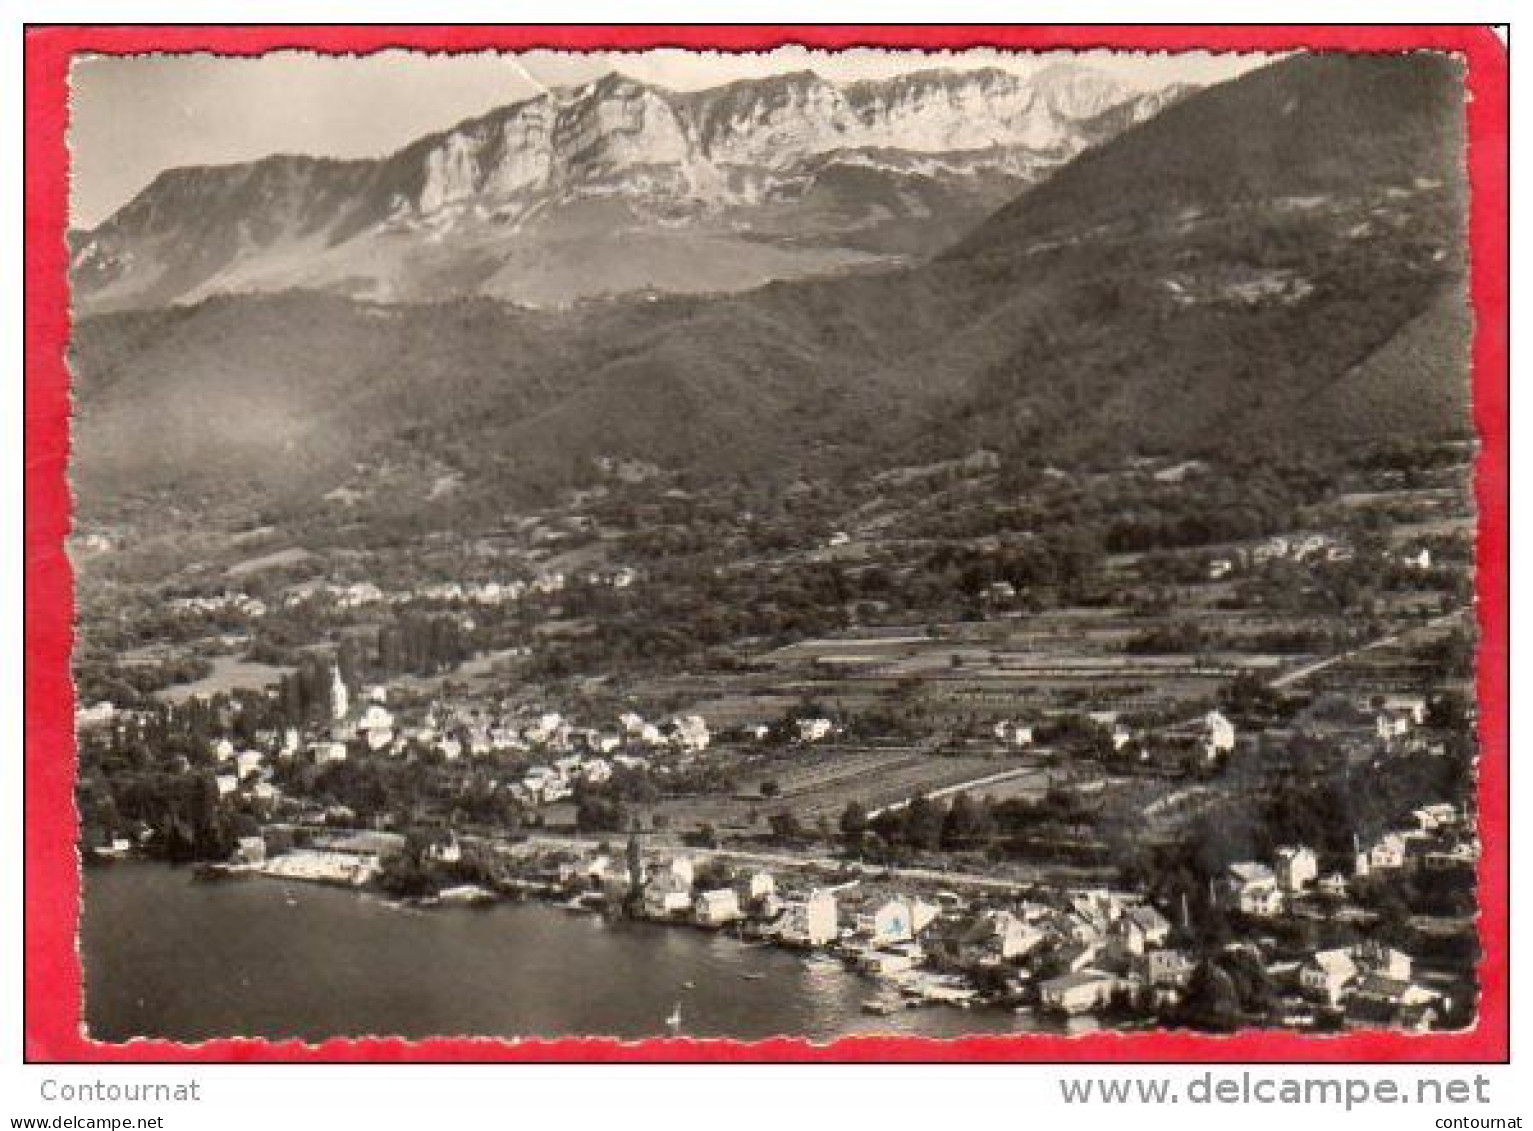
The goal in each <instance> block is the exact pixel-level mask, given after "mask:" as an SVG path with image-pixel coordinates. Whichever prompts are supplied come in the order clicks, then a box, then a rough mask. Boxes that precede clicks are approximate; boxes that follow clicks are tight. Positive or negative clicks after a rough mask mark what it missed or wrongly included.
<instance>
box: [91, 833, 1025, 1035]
mask: <svg viewBox="0 0 1533 1131" xmlns="http://www.w3.org/2000/svg"><path fill="white" fill-rule="evenodd" d="M81 934H82V951H83V954H84V961H85V981H86V985H85V1000H86V1004H85V1014H86V1024H87V1027H88V1029H89V1032H90V1034H91V1036H92V1037H93V1038H95V1039H97V1040H102V1041H122V1040H126V1039H127V1038H130V1037H134V1036H148V1037H162V1038H168V1039H171V1040H178V1041H202V1040H207V1039H209V1038H213V1037H229V1036H252V1037H266V1038H271V1039H281V1038H292V1037H298V1038H301V1039H304V1040H309V1041H318V1040H322V1039H324V1038H326V1037H336V1036H366V1035H396V1036H403V1037H413V1038H423V1037H430V1036H496V1037H518V1036H541V1037H560V1036H615V1037H622V1038H636V1037H647V1036H662V1035H664V1034H665V1018H666V1016H667V1015H668V1014H670V1013H671V1011H672V1010H673V1009H674V1008H675V1007H676V1006H677V1005H678V1004H679V1005H680V1008H681V1016H682V1027H681V1032H682V1033H683V1035H686V1036H694V1037H735V1038H739V1039H742V1040H752V1039H760V1038H764V1037H769V1036H774V1035H790V1036H798V1037H804V1038H807V1039H810V1040H815V1041H825V1040H829V1039H832V1038H835V1037H838V1036H844V1035H848V1034H852V1033H875V1032H876V1033H908V1034H911V1035H919V1036H927V1037H956V1036H963V1035H966V1034H975V1033H1008V1032H1017V1031H1024V1030H1027V1029H1036V1028H1038V1027H1039V1025H1040V1024H1041V1022H1040V1021H1039V1020H1038V1019H1036V1018H1033V1017H1031V1016H1026V1015H1024V1016H1017V1015H1014V1014H1012V1013H1010V1012H1008V1011H1005V1010H1001V1009H985V1008H980V1009H971V1010H963V1009H956V1008H952V1007H946V1006H932V1007H927V1008H922V1009H911V1010H902V1011H900V1012H899V1013H896V1014H894V1015H891V1016H888V1017H875V1016H871V1015H868V1014H866V1013H864V1012H862V1009H861V1005H862V1002H863V1001H865V1000H866V999H867V998H869V997H870V996H873V995H874V994H875V992H877V989H878V987H877V985H876V984H875V983H874V982H872V981H871V980H869V979H866V978H863V977H861V976H859V975H857V974H854V973H852V972H850V971H847V970H844V969H842V968H840V967H837V966H834V965H831V964H828V963H818V962H809V961H806V960H805V958H804V957H803V956H801V955H799V954H795V953H792V952H789V951H783V950H779V949H776V948H774V947H769V946H761V945H751V944H749V943H742V942H740V941H738V940H736V939H732V938H728V937H725V936H722V935H717V934H710V933H707V932H704V931H699V930H694V929H690V928H686V927H665V926H657V925H653V924H645V923H630V922H608V921H606V920H605V919H603V918H602V917H600V916H597V915H588V914H577V913H573V912H570V911H566V910H564V909H563V908H560V907H557V906H554V905H551V904H545V903H535V902H529V903H496V904H491V905H489V906H485V907H441V908H432V909H428V910H419V909H408V908H400V907H397V906H395V905H392V904H390V903H387V902H385V901H383V900H380V899H377V898H375V897H372V896H369V895H363V894H358V893H355V892H351V891H346V890H343V889H339V888H326V887H319V886H309V885H292V886H287V887H285V886H284V885H282V884H280V883H278V882H276V881H272V880H268V879H264V878H257V879H250V880H244V881H231V882H224V883H204V882H199V881H197V880H196V879H194V878H193V876H192V873H191V871H190V870H188V869H174V868H171V867H168V866H166V865H161V864H149V863H137V862H134V863H119V864H114V865H110V866H106V867H100V868H91V869H87V871H86V873H85V909H84V923H83V926H82V931H81ZM757 974H759V975H762V977H760V978H754V977H747V975H757ZM688 983H691V985H690V986H689V985H688Z"/></svg>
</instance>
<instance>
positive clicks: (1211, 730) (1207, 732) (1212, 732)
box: [1203, 711, 1235, 757]
mask: <svg viewBox="0 0 1533 1131" xmlns="http://www.w3.org/2000/svg"><path fill="white" fill-rule="evenodd" d="M1203 749H1204V752H1205V753H1206V754H1208V755H1209V757H1213V756H1214V755H1217V754H1228V753H1229V752H1230V751H1232V750H1234V749H1235V724H1234V723H1232V722H1230V720H1229V719H1227V718H1225V717H1224V715H1223V714H1222V713H1221V712H1219V711H1210V712H1208V714H1206V715H1204V716H1203Z"/></svg>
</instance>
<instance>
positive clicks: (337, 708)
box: [330, 664, 351, 722]
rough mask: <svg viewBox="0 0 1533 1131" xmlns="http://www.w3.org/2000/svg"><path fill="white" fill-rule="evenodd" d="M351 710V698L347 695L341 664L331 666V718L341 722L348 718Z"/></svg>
mask: <svg viewBox="0 0 1533 1131" xmlns="http://www.w3.org/2000/svg"><path fill="white" fill-rule="evenodd" d="M350 709H351V700H350V697H349V696H348V695H347V694H346V681H345V680H343V679H342V678H341V668H340V665H339V664H331V665H330V718H331V719H332V720H333V721H335V722H340V721H341V720H342V719H344V718H345V717H346V712H347V711H349V710H350Z"/></svg>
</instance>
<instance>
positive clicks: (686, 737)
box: [671, 715, 710, 754]
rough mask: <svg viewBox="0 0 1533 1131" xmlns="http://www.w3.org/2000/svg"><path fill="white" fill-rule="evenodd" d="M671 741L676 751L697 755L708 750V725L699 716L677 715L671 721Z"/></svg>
mask: <svg viewBox="0 0 1533 1131" xmlns="http://www.w3.org/2000/svg"><path fill="white" fill-rule="evenodd" d="M671 741H672V742H673V743H674V744H675V745H676V747H677V749H679V750H685V751H688V752H691V753H694V754H695V753H699V752H701V751H703V750H706V749H708V743H709V741H710V735H709V734H708V723H707V721H706V720H704V718H703V717H702V716H701V715H678V716H677V717H676V718H674V719H672V720H671Z"/></svg>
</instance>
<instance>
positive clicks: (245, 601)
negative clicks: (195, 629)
mask: <svg viewBox="0 0 1533 1131" xmlns="http://www.w3.org/2000/svg"><path fill="white" fill-rule="evenodd" d="M168 607H169V609H170V611H171V612H173V613H176V614H178V615H181V616H216V615H218V614H221V613H237V614H239V615H240V616H244V617H249V618H250V619H251V620H259V619H260V618H261V617H264V616H265V615H266V602H265V601H263V600H261V599H260V598H259V597H252V596H251V595H250V594H249V593H241V592H237V591H233V590H229V591H225V592H223V593H217V594H214V595H212V596H209V597H176V598H174V599H173V600H171V601H170V602H169V604H168Z"/></svg>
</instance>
